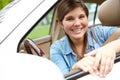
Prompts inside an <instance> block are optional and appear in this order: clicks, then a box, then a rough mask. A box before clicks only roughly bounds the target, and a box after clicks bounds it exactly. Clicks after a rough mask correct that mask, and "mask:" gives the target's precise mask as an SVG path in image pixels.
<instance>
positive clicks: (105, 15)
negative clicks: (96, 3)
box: [98, 0, 120, 26]
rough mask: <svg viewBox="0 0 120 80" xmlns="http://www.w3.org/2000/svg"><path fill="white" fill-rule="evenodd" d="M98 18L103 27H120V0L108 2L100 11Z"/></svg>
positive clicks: (108, 0)
mask: <svg viewBox="0 0 120 80" xmlns="http://www.w3.org/2000/svg"><path fill="white" fill-rule="evenodd" d="M98 17H99V19H100V21H101V23H102V24H103V25H106V26H118V25H120V0H106V1H104V2H103V3H102V4H101V5H100V8H99V10H98Z"/></svg>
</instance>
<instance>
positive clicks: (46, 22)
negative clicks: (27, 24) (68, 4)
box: [27, 9, 54, 39]
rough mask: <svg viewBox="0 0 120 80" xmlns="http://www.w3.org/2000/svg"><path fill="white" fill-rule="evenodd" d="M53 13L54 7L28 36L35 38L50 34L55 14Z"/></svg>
mask: <svg viewBox="0 0 120 80" xmlns="http://www.w3.org/2000/svg"><path fill="white" fill-rule="evenodd" d="M53 13H54V9H52V10H50V11H49V12H48V13H47V15H45V16H44V17H43V19H42V20H41V21H40V22H38V24H37V25H36V26H35V27H34V29H33V30H32V31H31V32H30V33H29V34H28V36H27V38H31V39H35V38H40V37H43V36H46V35H49V33H50V27H51V23H52V17H53V16H54V15H53Z"/></svg>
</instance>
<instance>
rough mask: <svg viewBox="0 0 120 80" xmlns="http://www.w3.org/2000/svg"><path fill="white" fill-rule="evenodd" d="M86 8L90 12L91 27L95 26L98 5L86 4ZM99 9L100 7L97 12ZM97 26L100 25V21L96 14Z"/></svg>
mask: <svg viewBox="0 0 120 80" xmlns="http://www.w3.org/2000/svg"><path fill="white" fill-rule="evenodd" d="M86 6H87V8H88V10H89V17H88V21H89V25H93V24H94V16H95V11H96V7H97V4H96V3H86ZM98 9H99V6H98V8H97V10H98ZM95 24H100V21H99V19H98V14H96V19H95Z"/></svg>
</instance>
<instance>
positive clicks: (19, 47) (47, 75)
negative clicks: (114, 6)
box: [0, 0, 120, 80]
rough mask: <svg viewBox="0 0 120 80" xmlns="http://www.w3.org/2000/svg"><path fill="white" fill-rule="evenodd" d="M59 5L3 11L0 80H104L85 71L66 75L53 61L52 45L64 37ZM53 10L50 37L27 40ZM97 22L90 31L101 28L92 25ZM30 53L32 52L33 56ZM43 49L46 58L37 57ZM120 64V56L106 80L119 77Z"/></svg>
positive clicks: (27, 2) (32, 1)
mask: <svg viewBox="0 0 120 80" xmlns="http://www.w3.org/2000/svg"><path fill="white" fill-rule="evenodd" d="M103 1H105V0H90V4H91V2H92V5H90V4H89V6H94V5H96V3H99V4H101V3H102V2H103ZM59 2H60V1H59V0H14V1H13V2H11V3H10V4H9V5H7V6H6V7H5V8H4V9H2V10H1V11H0V80H8V79H10V80H25V79H26V80H101V78H99V77H93V76H91V75H89V73H84V72H82V71H75V72H72V73H68V74H66V75H62V73H61V72H60V70H59V69H58V67H57V66H56V65H55V64H54V63H52V62H51V61H50V60H49V46H50V44H51V43H52V42H54V41H55V40H57V39H59V38H61V37H62V36H63V35H64V33H62V32H61V29H60V28H55V26H59V25H58V24H57V19H56V11H55V6H56V4H57V3H59ZM85 2H89V0H85ZM88 8H90V7H88ZM94 8H95V10H94V11H93V8H90V10H91V14H93V12H95V11H97V5H96V6H94ZM51 10H53V11H52V20H51V19H50V20H49V21H50V25H49V26H50V27H49V28H50V29H49V30H50V31H49V34H47V35H45V36H42V37H39V38H34V39H32V40H33V42H31V40H30V41H29V40H28V39H27V38H28V36H29V34H31V32H32V31H33V30H34V29H35V27H36V26H37V25H38V24H40V22H42V23H41V24H46V20H45V19H44V17H46V15H47V14H48V13H49V12H50V11H51ZM50 13H51V12H50ZM96 15H97V14H96V13H95V14H93V17H94V18H95V17H96ZM50 16H51V15H50ZM50 16H49V17H50ZM94 18H93V19H92V21H91V20H90V27H91V26H93V25H98V24H101V23H100V22H99V21H97V22H99V23H97V24H91V22H92V23H94V22H93V21H96V20H98V18H97V19H96V20H94ZM26 40H28V44H30V45H31V44H32V46H33V47H32V48H33V49H35V52H33V50H31V49H29V48H31V47H29V46H27V47H28V48H25V43H24V41H26ZM34 42H35V43H34ZM27 49H29V50H31V52H30V53H29V52H28V51H29V50H28V51H27ZM40 49H42V51H43V52H45V58H44V57H40V56H36V54H35V55H34V53H37V55H39V50H40ZM31 54H33V55H31ZM119 61H120V57H119V56H117V58H116V60H115V62H116V64H115V67H114V69H113V71H112V72H111V73H110V74H109V75H108V76H107V77H106V78H105V79H103V80H110V79H114V78H116V77H117V76H119V75H118V74H119V73H118V72H119V71H117V70H119V67H120V65H119ZM111 75H112V76H111ZM118 79H119V78H118Z"/></svg>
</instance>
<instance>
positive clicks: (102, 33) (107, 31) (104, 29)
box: [93, 25, 117, 43]
mask: <svg viewBox="0 0 120 80" xmlns="http://www.w3.org/2000/svg"><path fill="white" fill-rule="evenodd" d="M93 30H94V33H95V35H96V37H97V38H98V41H101V42H102V43H104V42H105V41H106V40H107V39H108V38H109V37H110V36H111V34H112V33H113V32H114V31H115V30H117V27H115V26H102V25H100V26H96V27H95V28H94V29H93Z"/></svg>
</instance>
